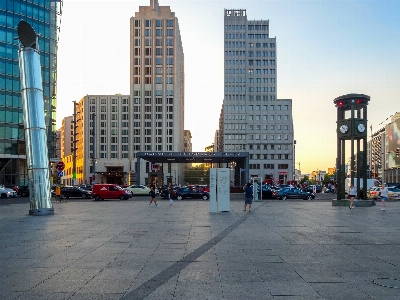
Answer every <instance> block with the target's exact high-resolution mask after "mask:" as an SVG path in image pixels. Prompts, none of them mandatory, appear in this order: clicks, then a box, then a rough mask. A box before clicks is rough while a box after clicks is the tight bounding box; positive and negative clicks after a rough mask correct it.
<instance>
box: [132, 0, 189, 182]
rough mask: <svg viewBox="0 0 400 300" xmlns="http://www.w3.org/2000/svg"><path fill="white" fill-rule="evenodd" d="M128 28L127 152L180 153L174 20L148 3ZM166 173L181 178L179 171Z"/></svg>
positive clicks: (179, 69)
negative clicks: (129, 140)
mask: <svg viewBox="0 0 400 300" xmlns="http://www.w3.org/2000/svg"><path fill="white" fill-rule="evenodd" d="M130 26H131V27H130V31H131V35H130V36H131V43H130V47H131V49H130V66H131V69H130V82H131V89H130V90H131V99H132V106H131V108H132V113H131V116H130V120H131V126H132V127H133V128H132V132H135V135H134V136H132V137H133V143H132V153H135V152H138V151H149V152H151V151H157V152H159V151H167V152H181V151H182V152H183V151H185V138H184V137H185V134H184V108H185V102H184V54H183V47H182V41H181V35H180V31H179V23H178V19H177V17H176V16H175V13H174V12H172V11H171V9H170V7H169V6H160V5H159V4H158V1H157V0H151V1H150V5H149V6H140V7H139V12H136V13H135V16H134V17H132V18H131V21H130ZM143 164H144V162H143ZM143 167H144V165H143V166H141V169H142V170H143V169H144V168H143ZM171 168H172V170H170V171H172V174H176V173H177V174H178V175H179V176H180V178H183V173H182V170H183V168H184V167H183V166H180V165H179V164H172V166H171ZM170 173H171V172H170ZM178 175H177V176H178ZM169 180H171V179H169ZM141 182H143V181H141ZM164 182H165V181H164Z"/></svg>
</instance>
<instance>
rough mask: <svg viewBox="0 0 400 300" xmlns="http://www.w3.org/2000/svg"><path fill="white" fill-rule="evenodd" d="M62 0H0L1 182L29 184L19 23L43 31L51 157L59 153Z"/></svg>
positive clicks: (44, 84) (49, 150)
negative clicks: (57, 80) (25, 23)
mask: <svg viewBox="0 0 400 300" xmlns="http://www.w3.org/2000/svg"><path fill="white" fill-rule="evenodd" d="M61 9H62V1H50V0H32V1H26V0H13V1H5V0H3V1H0V95H1V96H0V184H16V185H24V184H27V179H28V175H27V167H26V150H25V135H24V125H23V119H22V118H23V116H22V98H21V90H20V77H19V76H20V75H19V66H18V40H17V39H15V38H16V37H18V33H17V26H18V23H19V22H20V21H21V20H24V21H26V22H28V23H29V24H30V25H31V26H32V27H33V29H34V30H35V32H36V33H37V34H38V35H39V36H38V41H39V43H38V44H39V45H38V48H39V51H40V63H41V67H42V80H43V97H44V109H45V122H46V126H47V130H46V131H47V143H48V153H49V157H55V156H56V128H55V124H56V123H55V117H56V78H57V76H56V73H57V44H58V37H59V30H60V27H59V26H60V18H61Z"/></svg>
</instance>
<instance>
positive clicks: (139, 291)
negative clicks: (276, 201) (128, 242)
mask: <svg viewBox="0 0 400 300" xmlns="http://www.w3.org/2000/svg"><path fill="white" fill-rule="evenodd" d="M265 205H266V203H263V204H262V205H260V206H257V207H256V208H254V207H253V208H252V212H256V211H257V210H258V209H260V208H261V207H263V206H265ZM252 215H253V214H252V213H247V212H246V214H244V215H243V216H242V217H240V218H239V219H238V220H237V221H235V222H234V223H233V224H232V225H230V226H229V227H227V228H226V229H224V230H223V231H222V232H220V233H219V234H218V235H216V236H215V237H213V238H212V239H211V240H209V241H208V242H207V243H205V244H203V245H201V246H200V247H199V248H197V249H196V250H193V251H192V252H191V253H189V254H188V255H186V256H185V257H183V258H182V259H180V260H179V261H177V262H176V263H174V264H173V265H172V266H169V267H168V268H166V269H164V270H163V271H161V272H160V273H158V274H157V275H155V276H154V277H152V278H150V279H149V280H148V281H146V282H144V283H143V284H142V285H140V286H139V287H137V288H136V289H134V290H133V291H131V292H129V293H127V294H126V295H125V296H124V297H123V298H122V299H127V300H128V299H135V300H139V299H144V298H146V297H147V296H149V295H150V294H151V293H153V292H154V291H155V290H156V289H158V288H159V287H160V286H162V285H163V284H164V283H166V282H167V281H168V280H170V279H171V278H172V277H174V276H175V275H177V274H178V273H179V272H180V271H181V270H183V269H184V268H186V267H187V266H188V265H189V264H191V263H193V262H195V261H196V260H197V258H199V257H200V256H201V255H203V254H204V253H205V252H206V251H208V250H209V249H211V248H212V247H214V246H215V245H217V244H218V243H219V242H220V241H222V239H224V238H225V237H226V236H227V235H228V234H229V233H231V232H232V231H233V230H235V229H236V228H237V227H238V226H239V225H240V224H242V223H243V222H244V221H246V220H247V218H249V217H250V216H252Z"/></svg>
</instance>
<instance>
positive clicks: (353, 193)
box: [349, 184, 357, 209]
mask: <svg viewBox="0 0 400 300" xmlns="http://www.w3.org/2000/svg"><path fill="white" fill-rule="evenodd" d="M356 195H357V189H356V188H355V187H354V185H353V184H351V185H350V188H349V199H350V206H349V208H350V209H352V208H355V206H354V198H355V197H356Z"/></svg>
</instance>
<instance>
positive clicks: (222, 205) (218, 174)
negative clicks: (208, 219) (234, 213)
mask: <svg viewBox="0 0 400 300" xmlns="http://www.w3.org/2000/svg"><path fill="white" fill-rule="evenodd" d="M229 178H230V169H229V168H218V169H216V168H211V169H210V212H212V213H215V212H228V211H230V204H231V203H230V201H231V200H230V197H231V194H230V180H229Z"/></svg>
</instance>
